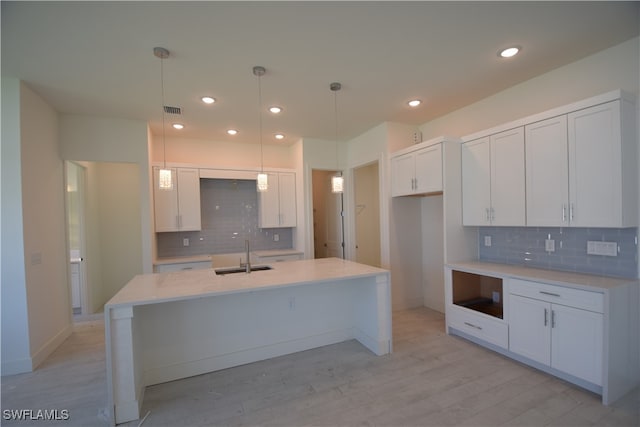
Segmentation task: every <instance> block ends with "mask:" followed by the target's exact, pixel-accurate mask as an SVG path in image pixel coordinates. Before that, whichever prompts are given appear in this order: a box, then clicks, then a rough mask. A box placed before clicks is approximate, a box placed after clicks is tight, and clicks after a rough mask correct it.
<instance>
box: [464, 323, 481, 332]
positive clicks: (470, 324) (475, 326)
mask: <svg viewBox="0 0 640 427" xmlns="http://www.w3.org/2000/svg"><path fill="white" fill-rule="evenodd" d="M464 324H465V325H467V326H471V327H472V328H475V329H478V330H480V331H481V330H482V328H481V327H480V326H477V325H474V324H473V323H469V322H464Z"/></svg>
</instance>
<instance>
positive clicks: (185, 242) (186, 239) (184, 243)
mask: <svg viewBox="0 0 640 427" xmlns="http://www.w3.org/2000/svg"><path fill="white" fill-rule="evenodd" d="M182 246H189V238H188V237H185V238H184V239H182Z"/></svg>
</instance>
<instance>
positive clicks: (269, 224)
mask: <svg viewBox="0 0 640 427" xmlns="http://www.w3.org/2000/svg"><path fill="white" fill-rule="evenodd" d="M267 175H268V177H269V178H268V180H269V181H268V182H269V188H268V190H267V191H263V192H259V193H258V201H259V205H260V215H259V220H260V224H259V226H260V228H281V227H282V228H284V227H295V226H296V225H297V221H296V176H295V173H293V172H269V173H268V174H267Z"/></svg>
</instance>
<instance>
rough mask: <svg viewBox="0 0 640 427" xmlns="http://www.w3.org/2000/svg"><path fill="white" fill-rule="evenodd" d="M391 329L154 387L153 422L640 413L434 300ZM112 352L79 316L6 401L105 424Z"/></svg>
mask: <svg viewBox="0 0 640 427" xmlns="http://www.w3.org/2000/svg"><path fill="white" fill-rule="evenodd" d="M393 340H394V352H393V354H392V355H388V356H382V357H377V356H375V355H373V354H372V353H370V352H369V351H368V350H367V349H365V348H364V347H363V346H362V345H360V344H359V343H358V342H356V341H348V342H345V343H341V344H336V345H331V346H327V347H322V348H319V349H315V350H309V351H304V352H300V353H296V354H292V355H288V356H283V357H278V358H275V359H271V360H266V361H263V362H257V363H252V364H250V365H245V366H240V367H237V368H232V369H226V370H223V371H218V372H213V373H209V374H205V375H200V376H197V377H192V378H187V379H184V380H180V381H173V382H170V383H165V384H160V385H156V386H151V387H148V388H147V390H146V394H145V399H144V407H143V412H142V413H143V414H146V413H147V412H149V415H148V417H147V418H146V420H145V421H144V423H143V426H144V427H147V426H210V425H225V426H227V425H228V426H253V425H273V426H300V425H326V426H338V425H376V426H399V425H402V426H409V425H413V426H445V425H467V426H496V425H531V426H546V425H551V426H588V425H597V426H607V425H612V426H613V425H616V426H636V427H637V426H639V425H640V391H636V392H634V393H631V394H630V395H628V396H626V397H625V398H624V399H622V400H620V401H618V402H616V403H615V404H614V405H611V406H603V405H602V404H601V403H600V398H599V396H597V395H595V394H592V393H590V392H587V391H584V390H582V389H580V388H577V387H575V386H573V385H571V384H568V383H566V382H564V381H562V380H558V379H556V378H554V377H551V376H549V375H547V374H544V373H541V372H538V371H536V370H534V369H531V368H529V367H526V366H524V365H521V364H519V363H517V362H514V361H511V360H509V359H507V358H505V357H502V356H500V355H498V354H496V353H493V352H491V351H489V350H485V349H483V348H481V347H479V346H477V345H475V344H472V343H469V342H467V341H465V340H462V339H460V338H456V337H451V336H447V335H446V334H445V333H444V317H443V315H442V314H440V313H437V312H434V311H431V310H429V309H426V308H419V309H413V310H407V311H402V312H397V313H394V316H393ZM104 360H105V355H104V327H103V324H102V323H101V322H100V321H92V322H83V323H79V324H77V325H76V327H75V330H74V333H73V334H72V336H71V337H70V338H69V339H68V340H67V341H65V343H64V344H63V345H62V346H61V347H60V348H59V349H58V350H57V351H56V352H55V353H54V354H52V355H51V357H49V359H47V360H46V361H45V363H44V364H43V365H42V366H41V367H40V368H39V369H37V370H36V371H35V372H33V373H28V374H22V375H15V376H9V377H3V378H2V408H3V409H68V410H69V413H70V420H69V421H67V422H60V421H59V422H55V423H52V424H56V425H73V426H94V425H95V426H102V425H107V424H108V422H107V420H106V418H105V416H104V413H105V409H104V408H105V405H106V383H105V365H104V363H105V362H104ZM46 424H48V423H46V422H42V421H37V422H33V423H32V425H46ZM2 425H21V426H22V425H29V423H25V422H13V421H6V420H3V421H2ZM125 425H126V426H137V425H138V422H137V421H136V422H131V423H127V424H125Z"/></svg>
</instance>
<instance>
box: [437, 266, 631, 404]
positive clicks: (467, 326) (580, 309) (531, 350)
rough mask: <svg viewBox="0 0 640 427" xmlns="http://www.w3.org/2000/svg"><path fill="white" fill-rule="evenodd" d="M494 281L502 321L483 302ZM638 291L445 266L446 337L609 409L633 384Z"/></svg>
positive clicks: (545, 275)
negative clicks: (595, 398) (562, 383)
mask: <svg viewBox="0 0 640 427" xmlns="http://www.w3.org/2000/svg"><path fill="white" fill-rule="evenodd" d="M476 276H478V277H479V279H478V277H476ZM496 279H497V280H500V281H501V283H502V290H503V291H504V295H503V297H504V298H499V300H502V301H503V309H504V310H503V313H504V318H503V319H501V318H499V317H496V316H495V315H491V313H492V310H490V309H487V307H489V305H488V304H487V301H486V300H487V297H488V298H489V299H491V297H492V295H493V292H495V291H496V289H497V290H498V291H500V286H498V285H497V284H499V283H500V282H496ZM474 283H475V286H472V285H474ZM478 283H479V285H478ZM639 284H640V282H639V281H638V280H637V279H621V278H614V277H603V276H592V275H586V274H577V273H570V272H562V271H553V270H542V269H535V268H527V267H520V266H514V265H501V264H496V263H485V262H480V261H470V262H458V263H452V264H448V265H446V266H445V296H446V325H447V333H448V334H453V335H458V336H461V337H463V338H465V339H468V340H470V341H473V342H475V343H477V344H479V345H482V346H485V347H487V348H490V349H492V350H493V351H496V352H498V353H500V354H503V355H505V356H507V357H510V358H512V359H515V360H518V361H520V362H522V363H525V364H528V365H530V366H533V367H535V368H536V369H539V370H542V371H544V372H547V373H549V374H551V375H554V376H556V377H559V378H562V379H564V380H566V381H569V382H571V383H573V384H576V385H578V386H580V387H583V388H585V389H587V390H590V391H592V392H594V393H598V394H601V395H602V402H603V403H604V404H605V405H608V404H610V403H612V402H615V401H616V400H618V399H620V398H621V397H623V396H625V395H626V394H628V393H629V392H630V391H631V390H634V389H635V388H637V387H638V385H640V366H639V365H638V348H640V347H639V345H640V336H639V335H638V330H637V327H635V325H637V324H638V323H637V322H638V319H639V318H640V313H639V308H638V304H637V301H638V299H639V298H640V287H639ZM474 289H475V290H476V291H477V289H480V294H479V295H478V293H477V292H472V291H473V290H474ZM483 299H484V300H485V301H483ZM494 302H495V299H494Z"/></svg>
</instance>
